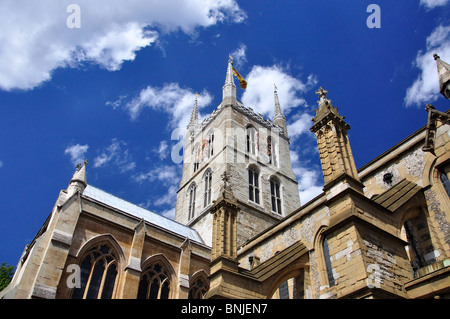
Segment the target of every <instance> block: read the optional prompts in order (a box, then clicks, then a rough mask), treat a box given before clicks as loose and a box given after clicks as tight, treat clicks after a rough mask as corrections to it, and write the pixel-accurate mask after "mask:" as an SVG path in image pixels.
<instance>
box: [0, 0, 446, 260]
mask: <svg viewBox="0 0 450 319" xmlns="http://www.w3.org/2000/svg"><path fill="white" fill-rule="evenodd" d="M70 4H75V5H77V8H79V11H72V10H67V9H68V6H69V5H70ZM371 4H376V5H377V6H378V8H379V13H380V14H379V16H377V17H379V18H380V19H379V22H380V28H370V27H369V26H368V23H367V20H368V18H369V20H370V21H375V20H372V17H371V14H373V13H374V12H373V11H371V10H369V12H368V7H369V5H371ZM449 4H450V1H449V0H396V1H387V0H383V1H381V0H379V1H376V0H345V1H336V0H315V1H308V0H300V1H298V0H297V1H266V0H259V1H234V0H221V1H206V0H191V1H184V0H177V1H148V0H134V1H124V0H98V1H95V2H94V1H88V0H70V1H63V0H58V1H54V0H33V1H32V0H3V1H2V2H1V3H0V39H1V43H2V45H1V47H0V180H1V186H0V213H1V223H0V262H3V261H5V262H7V263H8V264H11V265H16V264H17V262H18V260H19V257H20V255H21V253H22V251H23V248H24V247H25V245H26V244H28V243H30V241H31V240H32V239H33V237H34V235H35V234H36V233H37V231H38V230H39V228H40V227H41V225H42V224H43V222H44V221H45V219H46V217H47V216H48V215H49V213H50V212H51V210H52V208H53V205H54V203H55V201H56V199H57V196H58V194H59V191H60V190H61V189H65V188H66V187H67V185H68V183H69V181H70V178H71V177H72V175H73V173H74V171H75V165H76V164H77V163H78V162H82V161H83V160H84V159H85V158H88V159H89V164H88V167H87V178H88V183H89V184H92V185H94V186H96V187H99V188H101V189H103V190H105V191H108V192H110V193H112V194H114V195H117V196H119V197H122V198H124V199H126V200H129V201H131V202H133V203H136V204H140V205H142V206H144V207H146V208H148V209H150V210H152V211H154V212H157V213H160V214H164V215H165V216H169V217H171V216H173V211H174V207H175V199H176V196H175V194H176V191H177V188H178V183H179V179H180V177H181V170H180V168H181V167H180V164H177V163H175V162H174V161H173V160H172V157H171V150H172V148H173V147H174V145H176V144H177V143H178V140H172V139H171V134H172V132H173V130H174V129H176V128H178V127H181V128H185V127H186V124H187V121H188V119H189V116H190V112H191V109H192V105H193V103H194V98H195V93H196V92H198V93H199V94H200V98H199V107H200V110H199V111H200V116H201V117H205V116H207V115H208V114H209V113H210V112H212V111H213V110H214V109H215V108H216V107H217V105H218V104H219V103H220V101H221V96H222V85H223V83H224V80H225V71H226V67H227V60H228V54H229V53H231V54H232V55H233V58H234V63H235V64H234V65H235V67H236V68H237V69H238V70H239V72H240V73H241V74H242V75H243V76H244V77H245V79H246V80H247V82H248V87H247V89H246V90H245V91H243V90H241V89H239V87H238V98H239V99H240V100H241V101H243V102H244V104H245V105H246V106H249V107H252V108H253V109H254V110H256V111H257V112H260V113H262V114H264V115H265V116H266V117H269V118H271V117H272V115H273V84H276V85H277V87H278V93H279V99H280V102H281V106H282V108H283V110H284V112H285V115H286V117H287V120H288V130H289V134H290V137H291V154H292V155H291V156H292V162H293V166H294V171H295V173H296V175H297V179H298V182H299V192H300V196H301V201H302V202H303V203H306V202H307V201H308V200H309V199H311V198H313V197H314V196H315V195H317V194H319V193H320V191H321V188H322V185H323V179H322V175H321V169H320V162H319V158H318V153H317V149H316V141H315V138H314V135H313V134H312V133H311V132H310V131H309V128H310V126H311V118H312V117H313V116H314V109H315V108H316V106H317V103H316V101H317V99H318V98H317V95H316V94H315V91H317V89H318V88H319V87H320V86H323V87H324V88H325V89H326V90H328V92H329V93H328V98H329V99H330V100H331V101H332V103H333V105H334V106H336V107H337V108H338V109H339V112H340V113H341V115H344V116H345V117H346V121H347V122H348V123H349V124H350V126H351V130H350V131H349V136H350V142H351V146H352V149H353V153H354V156H355V161H356V165H357V167H361V166H363V165H364V164H366V163H367V162H369V161H370V160H371V159H373V158H374V157H376V156H377V155H379V154H381V153H382V152H384V151H385V150H387V149H388V148H390V147H391V146H393V145H395V144H396V143H397V142H399V141H401V140H402V139H404V138H405V137H407V136H408V135H409V134H411V133H413V132H414V131H415V130H417V129H419V128H420V127H421V126H423V125H425V123H426V117H427V115H426V112H425V111H424V108H425V104H426V103H432V104H433V105H435V106H436V108H437V109H438V110H441V111H445V110H447V108H448V105H449V104H448V101H447V100H445V99H444V98H443V97H441V96H440V95H439V92H438V91H439V90H438V80H437V72H436V65H435V61H434V60H433V53H435V52H437V53H438V54H439V55H440V56H441V58H442V59H443V60H444V61H447V62H450V21H449V18H448V17H449V16H450V15H449V11H450V10H449V7H450V6H449ZM68 11H69V12H68ZM77 12H79V15H78V16H77V15H72V14H76V13H77ZM68 17H71V18H73V17H75V18H76V19H75V20H70V21H72V22H74V21H79V23H80V24H79V28H77V27H75V28H69V27H68V23H67V18H68ZM78 17H79V19H77V18H78ZM70 21H69V22H70ZM376 21H378V20H376ZM69 24H70V23H69Z"/></svg>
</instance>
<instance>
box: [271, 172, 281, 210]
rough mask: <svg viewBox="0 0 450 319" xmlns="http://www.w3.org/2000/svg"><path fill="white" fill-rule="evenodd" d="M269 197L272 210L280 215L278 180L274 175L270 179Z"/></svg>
mask: <svg viewBox="0 0 450 319" xmlns="http://www.w3.org/2000/svg"><path fill="white" fill-rule="evenodd" d="M270 198H271V203H272V211H273V212H275V213H278V214H280V215H281V193H280V182H279V181H278V179H277V178H275V177H272V178H271V179H270Z"/></svg>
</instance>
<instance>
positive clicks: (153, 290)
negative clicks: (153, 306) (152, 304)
mask: <svg viewBox="0 0 450 319" xmlns="http://www.w3.org/2000/svg"><path fill="white" fill-rule="evenodd" d="M169 293H170V280H169V275H168V273H167V271H166V269H165V268H164V266H162V265H161V264H159V263H155V264H153V265H151V266H149V267H147V268H146V269H145V271H144V272H143V274H142V276H141V280H140V282H139V288H138V295H137V298H138V299H169Z"/></svg>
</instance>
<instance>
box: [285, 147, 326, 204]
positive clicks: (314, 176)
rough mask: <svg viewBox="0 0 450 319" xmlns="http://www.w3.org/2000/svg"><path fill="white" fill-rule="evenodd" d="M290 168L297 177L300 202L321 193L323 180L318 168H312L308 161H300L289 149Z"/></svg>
mask: <svg viewBox="0 0 450 319" xmlns="http://www.w3.org/2000/svg"><path fill="white" fill-rule="evenodd" d="M291 161H292V169H293V170H294V174H295V176H296V177H297V182H298V190H299V193H300V201H301V204H302V205H303V204H306V203H307V202H309V201H310V200H311V199H313V198H314V197H316V196H317V195H319V194H321V193H322V188H323V181H322V171H321V170H320V168H318V169H314V167H311V165H310V162H309V161H306V162H302V161H301V160H300V156H299V155H298V153H297V152H295V151H294V150H292V149H291Z"/></svg>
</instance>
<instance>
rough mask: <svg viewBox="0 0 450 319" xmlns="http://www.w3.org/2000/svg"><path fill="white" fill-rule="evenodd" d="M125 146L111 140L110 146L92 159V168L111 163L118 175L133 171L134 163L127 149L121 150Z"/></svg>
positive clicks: (120, 142) (121, 142)
mask: <svg viewBox="0 0 450 319" xmlns="http://www.w3.org/2000/svg"><path fill="white" fill-rule="evenodd" d="M126 145H127V144H126V143H125V142H123V141H119V140H117V139H116V138H114V139H112V141H111V145H109V146H108V147H106V148H105V149H104V150H103V151H102V152H101V154H100V155H98V156H97V157H95V158H94V167H95V168H97V167H102V166H105V165H108V164H109V163H112V164H114V165H115V166H116V167H117V168H118V170H119V172H120V173H124V172H127V171H130V170H133V169H134V168H135V167H136V163H135V162H133V161H132V159H131V156H130V154H129V152H128V149H123V147H125V146H126Z"/></svg>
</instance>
